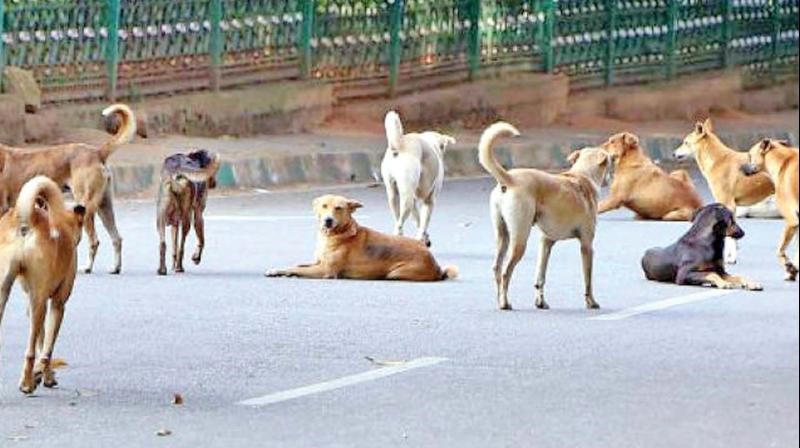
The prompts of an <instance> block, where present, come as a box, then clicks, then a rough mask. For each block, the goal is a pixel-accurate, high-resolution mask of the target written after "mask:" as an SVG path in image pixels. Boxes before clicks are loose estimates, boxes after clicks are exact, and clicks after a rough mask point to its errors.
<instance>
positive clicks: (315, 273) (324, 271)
mask: <svg viewBox="0 0 800 448" xmlns="http://www.w3.org/2000/svg"><path fill="white" fill-rule="evenodd" d="M265 276H266V277H273V278H274V277H299V278H311V279H335V278H338V273H334V272H332V271H331V270H330V269H328V268H327V267H326V266H324V265H323V264H321V263H317V264H313V265H300V266H295V267H293V268H289V269H286V270H279V271H270V272H267V273H266V274H265Z"/></svg>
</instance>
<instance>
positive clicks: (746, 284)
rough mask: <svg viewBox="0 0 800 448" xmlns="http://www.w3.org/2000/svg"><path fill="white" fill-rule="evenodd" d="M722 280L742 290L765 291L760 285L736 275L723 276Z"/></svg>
mask: <svg viewBox="0 0 800 448" xmlns="http://www.w3.org/2000/svg"><path fill="white" fill-rule="evenodd" d="M722 279H723V280H725V281H726V282H728V283H732V284H734V285H736V286H738V287H740V288H742V289H746V290H748V291H763V290H764V287H763V286H761V285H760V284H758V283H754V282H751V281H749V280H747V279H745V278H744V277H737V276H734V275H727V274H725V275H723V276H722Z"/></svg>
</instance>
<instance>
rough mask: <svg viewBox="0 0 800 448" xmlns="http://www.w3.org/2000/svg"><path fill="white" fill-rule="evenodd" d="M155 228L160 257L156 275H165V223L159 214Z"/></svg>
mask: <svg viewBox="0 0 800 448" xmlns="http://www.w3.org/2000/svg"><path fill="white" fill-rule="evenodd" d="M156 226H157V227H158V238H159V242H160V244H159V245H158V249H159V255H160V256H159V264H158V275H167V221H166V218H165V217H164V216H163V213H160V214H159V216H158V222H157V223H156Z"/></svg>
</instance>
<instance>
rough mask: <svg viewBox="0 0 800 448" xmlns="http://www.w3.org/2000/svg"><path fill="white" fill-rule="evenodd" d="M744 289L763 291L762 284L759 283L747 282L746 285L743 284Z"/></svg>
mask: <svg viewBox="0 0 800 448" xmlns="http://www.w3.org/2000/svg"><path fill="white" fill-rule="evenodd" d="M744 289H746V290H748V291H763V290H764V286H763V285H761V284H760V283H747V284H746V285H744Z"/></svg>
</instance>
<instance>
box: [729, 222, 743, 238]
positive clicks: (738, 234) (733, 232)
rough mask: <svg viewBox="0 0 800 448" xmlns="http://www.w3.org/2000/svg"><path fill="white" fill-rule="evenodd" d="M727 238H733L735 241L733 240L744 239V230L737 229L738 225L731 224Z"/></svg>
mask: <svg viewBox="0 0 800 448" xmlns="http://www.w3.org/2000/svg"><path fill="white" fill-rule="evenodd" d="M728 236H729V237H731V238H733V239H735V240H740V239H742V238H744V230H742V228H741V227H739V225H738V224H733V225H732V226H731V227H730V231H729V232H728Z"/></svg>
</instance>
